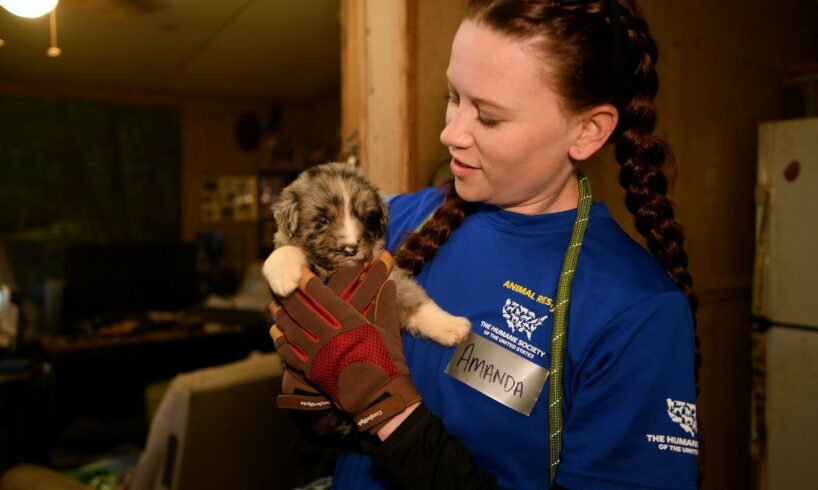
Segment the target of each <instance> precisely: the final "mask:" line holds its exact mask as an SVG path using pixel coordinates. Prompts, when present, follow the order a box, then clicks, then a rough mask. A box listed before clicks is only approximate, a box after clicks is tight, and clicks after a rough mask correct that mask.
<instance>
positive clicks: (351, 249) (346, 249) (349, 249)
mask: <svg viewBox="0 0 818 490" xmlns="http://www.w3.org/2000/svg"><path fill="white" fill-rule="evenodd" d="M341 252H343V253H344V255H346V256H347V257H354V256H355V254H357V253H358V246H357V245H344V246H342V247H341Z"/></svg>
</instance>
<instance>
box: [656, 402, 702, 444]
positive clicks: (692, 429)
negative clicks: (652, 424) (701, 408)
mask: <svg viewBox="0 0 818 490" xmlns="http://www.w3.org/2000/svg"><path fill="white" fill-rule="evenodd" d="M665 403H667V416H668V417H670V420H671V421H672V422H673V423H675V424H676V425H678V426H679V427H680V428H681V429H682V430H683V431H684V432H686V433H687V434H689V435H690V437H692V439H688V438H686V437H679V436H676V435H671V434H645V436H646V438H647V440H648V442H650V443H655V444H656V449H658V450H660V451H671V452H675V453H683V454H693V455H697V454H699V441H698V439H697V435H698V433H699V424H698V419H697V417H696V405H695V404H693V403H687V402H683V401H679V400H672V399H670V398H667V399H666V400H665Z"/></svg>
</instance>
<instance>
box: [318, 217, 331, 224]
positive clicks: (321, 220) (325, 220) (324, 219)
mask: <svg viewBox="0 0 818 490" xmlns="http://www.w3.org/2000/svg"><path fill="white" fill-rule="evenodd" d="M315 222H316V223H317V224H318V225H319V226H327V225H328V224H329V218H327V217H326V216H319V217H317V218H315Z"/></svg>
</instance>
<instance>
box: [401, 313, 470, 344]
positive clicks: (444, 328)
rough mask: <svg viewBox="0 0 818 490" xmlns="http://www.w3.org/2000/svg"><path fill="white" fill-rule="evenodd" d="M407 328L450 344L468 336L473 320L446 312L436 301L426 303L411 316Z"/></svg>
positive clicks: (440, 342)
mask: <svg viewBox="0 0 818 490" xmlns="http://www.w3.org/2000/svg"><path fill="white" fill-rule="evenodd" d="M406 329H407V330H408V331H409V333H412V334H416V335H421V336H422V337H426V338H427V339H429V340H433V341H435V342H437V343H438V344H441V345H446V346H449V345H455V344H458V343H460V341H462V340H463V339H465V338H466V336H467V335H468V334H469V331H470V330H471V322H469V319H468V318H465V317H462V316H454V315H450V314H449V313H446V312H445V311H443V310H442V309H441V308H440V307H439V306H437V305H436V304H435V303H426V304H423V305H421V306H420V308H418V310H417V311H416V312H415V313H414V314H413V315H411V316H410V317H409V319H408V321H407V325H406Z"/></svg>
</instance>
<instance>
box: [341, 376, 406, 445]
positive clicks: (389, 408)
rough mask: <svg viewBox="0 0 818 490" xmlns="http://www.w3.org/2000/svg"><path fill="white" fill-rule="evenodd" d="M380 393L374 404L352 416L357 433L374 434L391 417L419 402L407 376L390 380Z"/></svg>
mask: <svg viewBox="0 0 818 490" xmlns="http://www.w3.org/2000/svg"><path fill="white" fill-rule="evenodd" d="M381 393H382V394H381V396H379V397H378V398H377V401H376V402H375V403H373V404H371V405H369V406H368V407H367V408H365V409H364V410H361V411H359V412H358V413H356V414H355V415H354V420H355V425H356V426H357V427H358V430H359V431H367V432H369V433H370V434H375V433H376V432H378V429H380V428H381V427H382V426H383V425H384V424H385V423H386V422H388V421H389V420H390V419H391V418H392V417H394V416H396V415H398V414H399V413H401V412H403V411H404V410H405V409H406V407H408V406H410V405H412V404H413V403H416V402H419V401H420V400H421V397H420V394H419V393H418V392H417V389H415V385H414V384H412V380H411V379H410V378H409V376H407V375H401V376H397V377H395V378H392V379H391V380H390V381H389V382H388V383H387V384H386V385H384V387H383V388H382V392H381Z"/></svg>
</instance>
